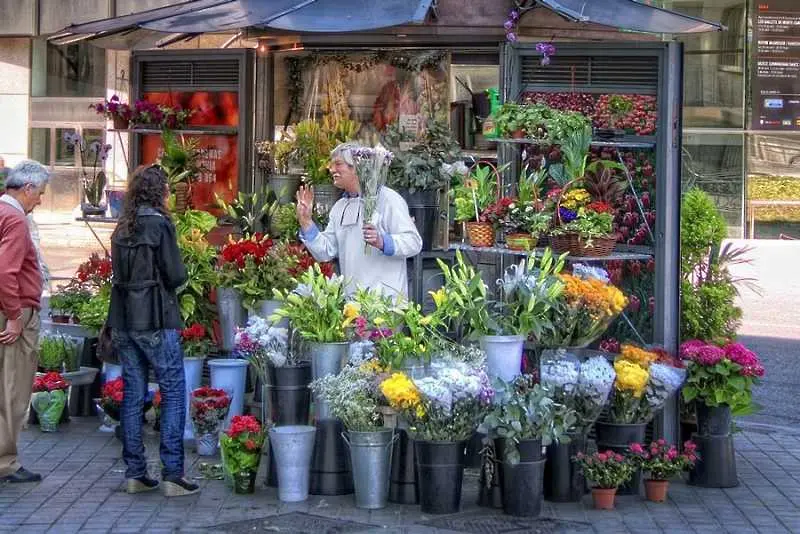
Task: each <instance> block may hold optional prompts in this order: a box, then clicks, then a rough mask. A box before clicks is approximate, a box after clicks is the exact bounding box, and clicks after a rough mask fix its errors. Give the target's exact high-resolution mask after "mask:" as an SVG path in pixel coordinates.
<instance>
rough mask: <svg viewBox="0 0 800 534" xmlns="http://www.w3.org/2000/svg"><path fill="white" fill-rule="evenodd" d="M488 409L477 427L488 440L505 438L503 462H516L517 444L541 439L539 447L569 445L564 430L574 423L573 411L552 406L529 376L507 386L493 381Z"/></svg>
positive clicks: (560, 405) (532, 377)
mask: <svg viewBox="0 0 800 534" xmlns="http://www.w3.org/2000/svg"><path fill="white" fill-rule="evenodd" d="M496 382H497V383H496V384H495V385H494V391H495V397H494V399H493V401H492V408H491V410H490V411H489V413H488V414H486V417H485V418H484V420H483V424H482V425H481V427H480V431H481V432H482V433H486V434H488V438H487V439H488V440H492V439H495V438H505V439H506V442H505V450H504V451H503V454H504V456H503V458H504V459H506V460H507V461H508V462H510V463H512V464H516V463H518V462H519V459H520V458H519V448H518V445H519V442H520V440H526V439H541V440H542V445H550V444H551V443H553V442H559V443H566V442H568V441H569V437H568V436H567V430H569V429H570V428H571V427H573V426H574V425H575V424H576V423H577V422H578V418H577V414H576V413H575V410H573V409H571V408H569V407H567V406H565V405H563V404H559V403H557V402H555V401H554V400H553V399H552V395H551V392H550V391H549V390H548V389H547V388H546V387H545V386H542V385H541V384H536V383H535V377H534V376H532V375H521V376H519V377H517V379H516V380H514V381H513V382H510V383H506V382H503V380H501V379H499V378H498V379H497V380H496Z"/></svg>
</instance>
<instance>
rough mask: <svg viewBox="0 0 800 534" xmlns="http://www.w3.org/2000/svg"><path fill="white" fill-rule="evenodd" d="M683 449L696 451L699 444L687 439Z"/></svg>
mask: <svg viewBox="0 0 800 534" xmlns="http://www.w3.org/2000/svg"><path fill="white" fill-rule="evenodd" d="M683 450H685V451H686V452H687V453H689V452H694V451H696V450H697V444H696V443H695V442H694V441H691V440H689V441H686V442H684V444H683Z"/></svg>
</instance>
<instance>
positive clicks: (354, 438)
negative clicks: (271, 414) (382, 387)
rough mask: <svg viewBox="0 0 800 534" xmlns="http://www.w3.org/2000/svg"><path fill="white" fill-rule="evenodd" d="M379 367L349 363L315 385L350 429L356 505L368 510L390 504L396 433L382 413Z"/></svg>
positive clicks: (314, 388) (348, 430)
mask: <svg viewBox="0 0 800 534" xmlns="http://www.w3.org/2000/svg"><path fill="white" fill-rule="evenodd" d="M378 369H381V367H380V365H379V364H378V365H375V364H373V363H365V364H361V365H358V364H355V365H347V366H345V367H344V369H342V371H341V372H340V373H339V374H338V375H327V376H325V377H322V378H320V379H318V380H315V381H314V382H312V384H311V389H312V391H313V392H314V394H315V395H317V397H318V398H320V399H322V400H323V401H324V402H326V403H327V404H328V406H329V407H330V410H331V413H332V414H333V415H334V416H335V417H337V418H339V419H341V421H342V423H343V424H344V427H345V429H346V430H347V432H346V437H345V442H346V443H347V446H348V448H349V449H350V464H351V466H352V470H353V486H354V489H355V502H356V507H357V508H363V509H367V510H374V509H379V508H384V507H386V504H387V501H388V498H389V466H390V464H391V458H392V447H391V446H392V441H393V436H394V430H393V429H392V428H386V427H385V426H384V421H383V417H382V415H381V410H380V400H381V394H380V392H379V390H378V384H379V383H380V380H379V376H380V374H379V373H377V372H376V370H378Z"/></svg>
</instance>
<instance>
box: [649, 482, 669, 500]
mask: <svg viewBox="0 0 800 534" xmlns="http://www.w3.org/2000/svg"><path fill="white" fill-rule="evenodd" d="M668 489H669V480H645V481H644V493H645V495H647V500H648V501H653V502H664V501H666V500H667V490H668Z"/></svg>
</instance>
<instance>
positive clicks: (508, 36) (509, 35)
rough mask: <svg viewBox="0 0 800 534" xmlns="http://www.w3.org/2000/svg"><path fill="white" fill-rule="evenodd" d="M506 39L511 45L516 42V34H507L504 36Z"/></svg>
mask: <svg viewBox="0 0 800 534" xmlns="http://www.w3.org/2000/svg"><path fill="white" fill-rule="evenodd" d="M506 39H508V40H509V41H510V42H512V43H513V42H514V41H516V40H517V34H516V33H514V32H508V33H507V34H506Z"/></svg>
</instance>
